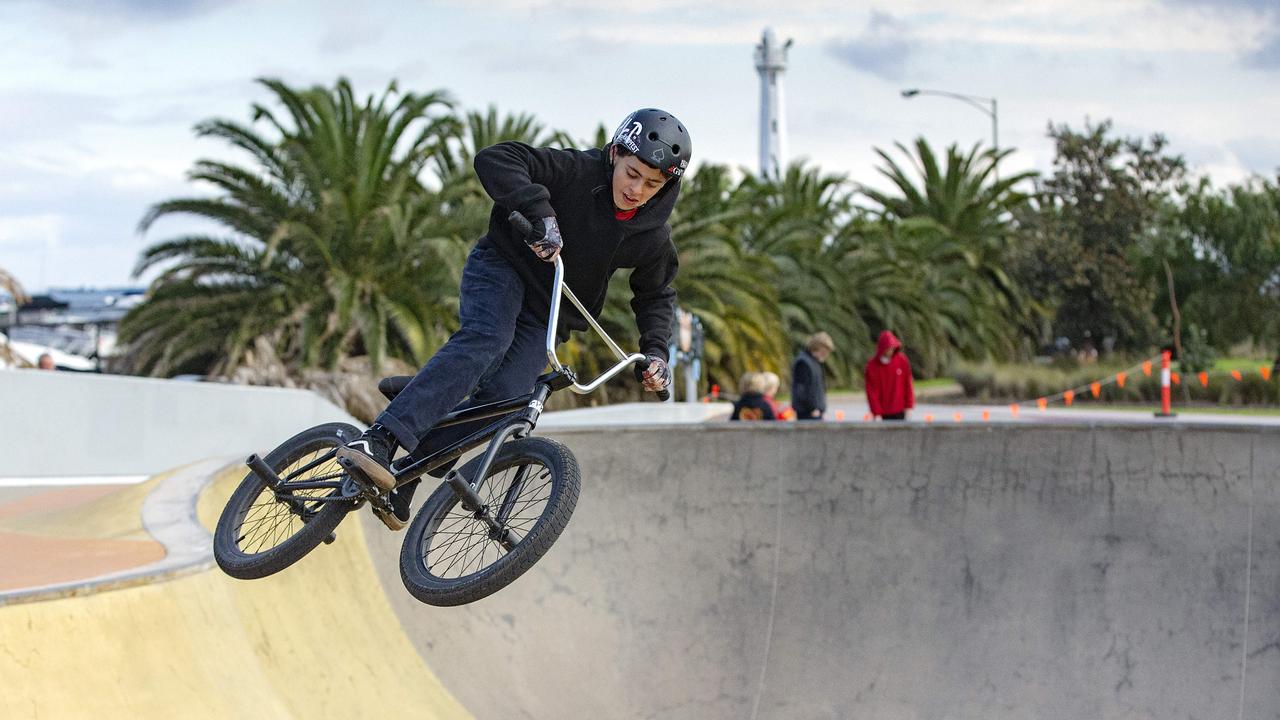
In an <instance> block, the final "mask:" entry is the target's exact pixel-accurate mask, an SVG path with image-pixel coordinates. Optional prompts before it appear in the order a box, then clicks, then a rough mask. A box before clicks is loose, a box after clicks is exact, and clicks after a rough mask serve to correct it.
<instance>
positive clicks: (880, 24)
mask: <svg viewBox="0 0 1280 720" xmlns="http://www.w3.org/2000/svg"><path fill="white" fill-rule="evenodd" d="M918 46H919V43H917V42H916V41H915V40H913V39H912V38H911V36H910V33H909V32H908V28H907V26H906V24H905V23H903V22H902V21H900V20H898V19H897V18H894V17H893V16H892V15H889V14H887V13H882V12H873V13H872V14H871V19H870V20H869V21H868V22H867V29H866V30H864V31H863V32H862V34H861V35H859V36H858V37H856V38H853V39H852V40H836V41H832V42H831V43H829V44H828V45H827V52H828V53H830V54H831V55H832V56H834V57H835V58H837V59H838V60H840V61H842V62H844V63H846V64H848V65H850V66H852V67H854V68H856V69H858V70H862V71H863V72H868V73H871V74H872V75H875V76H878V77H882V78H884V79H886V80H901V79H902V78H903V76H904V75H905V73H906V68H907V62H908V61H909V60H910V59H911V56H912V55H913V54H914V53H915V51H916V49H917V48H918Z"/></svg>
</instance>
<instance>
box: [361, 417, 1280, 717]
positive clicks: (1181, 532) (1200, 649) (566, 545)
mask: <svg viewBox="0 0 1280 720" xmlns="http://www.w3.org/2000/svg"><path fill="white" fill-rule="evenodd" d="M550 434H551V435H552V436H553V437H556V438H557V439H559V440H561V441H563V442H565V443H567V444H568V445H569V446H570V447H572V448H573V449H574V451H575V453H576V454H577V456H578V458H579V461H580V463H581V466H582V476H583V489H582V497H581V500H580V501H579V505H578V509H577V511H576V512H575V514H574V517H573V519H572V521H571V522H570V523H569V526H568V529H567V530H566V533H565V535H564V536H563V537H562V539H561V540H560V541H559V542H558V543H557V544H556V545H555V546H554V547H553V549H552V550H551V552H550V553H549V554H548V556H547V557H546V558H544V559H543V560H542V561H541V562H540V563H539V564H538V565H536V566H535V567H534V568H533V570H531V571H530V573H529V574H527V575H526V576H524V577H523V578H521V579H520V580H518V581H517V582H516V583H515V584H513V585H512V586H510V587H508V588H506V589H505V590H503V591H501V592H499V593H498V594H496V595H494V596H492V597H490V598H488V599H485V600H482V601H480V602H478V603H475V604H473V605H470V606H465V607H460V608H429V607H425V606H422V605H419V604H418V603H416V602H415V601H413V599H412V598H410V597H409V596H408V595H407V594H406V593H405V592H403V590H400V589H398V585H399V578H398V575H397V571H396V568H395V559H396V557H397V552H398V541H399V539H400V536H398V535H395V536H393V535H391V534H390V533H386V532H376V531H375V532H371V533H370V534H369V538H368V539H369V541H370V546H371V548H372V551H373V554H374V558H375V562H376V564H377V566H378V571H379V574H380V576H381V578H382V581H383V583H384V585H385V587H386V588H387V595H388V597H389V598H390V602H391V604H392V606H393V607H394V608H395V612H396V614H397V615H398V616H399V618H400V620H401V622H402V623H403V624H404V628H405V632H406V634H407V637H408V638H409V639H410V640H411V641H412V642H413V644H414V646H415V647H416V648H417V650H418V651H419V652H420V653H421V654H422V656H423V657H424V658H425V659H426V662H427V664H428V665H430V666H431V668H432V669H433V670H434V671H435V673H436V674H437V676H438V677H439V678H440V680H441V682H442V683H443V684H444V686H445V687H447V688H448V689H449V690H450V691H451V692H452V693H453V694H454V695H455V697H457V699H458V700H459V701H460V702H461V703H462V704H463V705H464V706H466V708H467V709H468V710H469V711H470V712H472V713H474V715H475V716H476V717H477V718H495V719H497V718H531V719H533V718H537V719H543V718H637V719H640V718H645V719H653V720H658V719H662V720H669V719H676V718H689V719H691V720H692V719H695V718H696V719H703V720H706V719H713V718H717V719H718V718H724V719H725V720H729V719H731V718H732V719H734V720H741V719H743V718H778V719H787V720H790V719H808V718H833V719H834V718H891V719H892V718H913V719H914V718H920V719H925V718H928V719H932V720H936V719H942V718H966V719H968V718H973V719H981V720H989V719H992V718H1062V719H1064V720H1066V719H1070V720H1080V719H1081V718H1158V719H1159V720H1170V719H1173V718H1226V717H1230V718H1237V717H1243V718H1280V442H1278V440H1280V437H1278V436H1277V434H1276V433H1275V432H1273V431H1263V430H1256V429H1240V430H1233V429H1224V428H1207V427H1206V428H1195V427H1185V426H1182V427H1176V426H1175V427H1151V426H1145V427H1114V426H1106V427H1090V426H1082V427H1058V426H1054V427H1029V426H1014V425H1005V426H986V427H981V426H955V427H946V426H932V427H920V426H915V427H910V426H906V427H888V426H874V427H867V426H863V427H851V426H848V425H844V426H840V425H835V424H830V425H825V426H806V425H803V424H801V425H796V424H788V425H782V424H779V425H772V426H749V425H746V424H742V425H739V424H729V423H723V424H715V425H702V426H692V427H691V426H683V427H667V428H643V429H617V428H615V429H606V430H597V431H562V432H555V433H550ZM366 527H367V526H366ZM369 529H370V530H373V528H369Z"/></svg>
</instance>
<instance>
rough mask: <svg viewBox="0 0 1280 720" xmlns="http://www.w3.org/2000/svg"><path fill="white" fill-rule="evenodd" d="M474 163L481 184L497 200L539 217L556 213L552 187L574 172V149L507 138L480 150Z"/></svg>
mask: <svg viewBox="0 0 1280 720" xmlns="http://www.w3.org/2000/svg"><path fill="white" fill-rule="evenodd" d="M473 165H474V166H475V170H476V176H477V177H479V178H480V184H481V185H482V186H484V190H485V192H487V193H489V197H491V198H493V201H494V202H495V203H497V204H498V205H500V206H502V207H504V208H507V209H509V210H518V211H520V213H521V214H523V215H524V216H525V217H527V218H529V219H531V220H538V219H541V218H547V217H554V216H555V214H556V212H555V210H553V209H552V207H551V190H550V189H549V188H550V187H554V186H555V184H556V182H557V178H563V177H566V176H568V175H570V174H571V172H572V170H573V153H571V152H570V151H568V150H556V149H554V148H535V147H533V146H531V145H526V144H524V143H520V142H504V143H498V144H497V145H490V146H489V147H487V148H485V149H483V150H481V151H480V152H478V153H476V157H475V160H474V161H473Z"/></svg>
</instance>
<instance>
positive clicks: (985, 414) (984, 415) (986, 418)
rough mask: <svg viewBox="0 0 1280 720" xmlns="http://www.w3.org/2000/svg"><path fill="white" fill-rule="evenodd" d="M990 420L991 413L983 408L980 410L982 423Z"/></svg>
mask: <svg viewBox="0 0 1280 720" xmlns="http://www.w3.org/2000/svg"><path fill="white" fill-rule="evenodd" d="M990 420H991V411H990V410H987V409H985V408H984V409H983V410H982V422H988V421H990Z"/></svg>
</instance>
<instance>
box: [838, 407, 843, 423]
mask: <svg viewBox="0 0 1280 720" xmlns="http://www.w3.org/2000/svg"><path fill="white" fill-rule="evenodd" d="M836 422H844V411H843V410H837V411H836Z"/></svg>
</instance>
